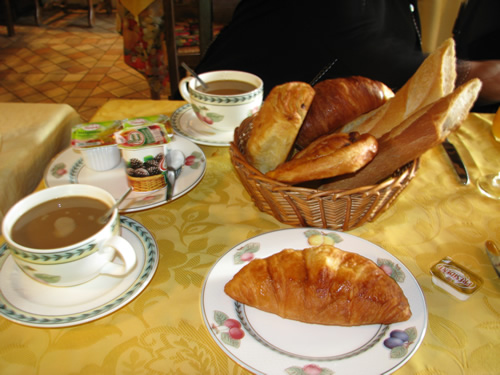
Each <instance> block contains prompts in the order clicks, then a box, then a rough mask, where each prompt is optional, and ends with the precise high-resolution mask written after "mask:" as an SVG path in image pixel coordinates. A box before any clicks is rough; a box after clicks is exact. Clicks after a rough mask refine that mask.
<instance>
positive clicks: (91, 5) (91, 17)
mask: <svg viewBox="0 0 500 375" xmlns="http://www.w3.org/2000/svg"><path fill="white" fill-rule="evenodd" d="M88 4H89V27H94V24H95V15H94V2H93V1H92V0H88Z"/></svg>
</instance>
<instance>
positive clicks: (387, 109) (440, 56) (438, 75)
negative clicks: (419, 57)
mask: <svg viewBox="0 0 500 375" xmlns="http://www.w3.org/2000/svg"><path fill="white" fill-rule="evenodd" d="M456 77H457V73H456V66H455V42H454V40H453V39H452V38H449V39H447V40H446V41H444V42H443V43H442V44H441V46H439V47H438V48H437V49H436V50H435V51H434V52H433V53H431V54H430V55H429V56H428V57H427V58H426V59H425V60H424V62H423V63H422V64H421V65H420V67H419V68H418V69H417V71H416V72H415V74H414V75H413V76H412V77H411V78H410V79H409V80H408V82H406V83H405V85H404V86H403V87H402V88H401V89H400V90H398V91H397V92H396V95H395V96H394V97H393V98H391V99H390V100H388V101H387V102H386V103H385V104H383V105H382V106H380V107H379V108H377V109H374V110H373V111H371V112H369V113H367V114H365V115H362V116H360V117H358V118H357V119H355V120H354V121H351V122H350V123H348V124H346V125H345V126H343V127H341V128H340V129H339V130H338V132H341V133H349V132H352V131H357V132H359V133H361V134H364V133H370V134H371V135H373V136H374V137H375V138H380V137H381V136H382V135H384V134H385V133H387V132H389V131H391V129H393V128H394V127H396V126H398V125H399V124H400V123H401V122H403V121H404V120H406V119H407V118H408V117H410V116H411V115H412V114H413V113H415V112H416V111H418V110H419V109H420V108H423V107H425V106H426V105H428V104H430V103H433V102H434V101H436V100H438V99H439V98H441V97H443V96H445V95H448V94H449V93H451V92H452V91H453V88H454V85H455V80H456Z"/></svg>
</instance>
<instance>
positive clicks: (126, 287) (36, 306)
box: [0, 216, 159, 328]
mask: <svg viewBox="0 0 500 375" xmlns="http://www.w3.org/2000/svg"><path fill="white" fill-rule="evenodd" d="M120 221H121V232H122V233H121V235H122V236H123V237H124V238H125V239H126V240H128V241H129V242H130V243H131V244H132V247H133V248H134V251H135V252H136V256H137V263H136V265H135V266H134V268H133V269H132V270H131V271H130V272H129V273H128V274H127V275H126V276H124V277H113V276H107V275H99V276H97V277H96V278H94V279H92V280H90V281H88V282H86V283H84V284H80V285H77V286H73V287H55V286H50V285H45V284H42V283H39V282H37V281H35V280H33V279H31V278H30V277H29V276H27V275H26V274H25V273H24V272H23V271H21V269H19V267H18V266H17V265H16V263H15V262H14V260H13V259H12V255H11V254H10V252H9V251H6V250H7V247H6V245H5V244H4V245H2V246H1V247H0V315H2V316H3V317H4V318H6V319H8V320H11V321H13V322H16V323H19V324H22V325H26V326H32V327H43V328H53V327H69V326H74V325H79V324H83V323H87V322H90V321H93V320H96V319H99V318H102V317H104V316H106V315H109V314H111V313H113V312H115V311H116V310H118V309H120V308H122V307H123V306H125V305H126V304H128V303H129V302H131V301H132V300H133V299H135V298H136V297H137V296H138V295H139V294H140V293H141V292H142V291H143V290H144V289H145V288H146V286H147V285H148V284H149V283H150V281H151V280H152V278H153V275H154V274H155V271H156V269H157V267H158V260H159V253H158V246H157V244H156V241H155V240H154V238H153V236H152V235H151V233H150V232H149V231H148V230H147V229H146V228H145V227H144V226H143V225H141V224H140V223H138V222H137V221H135V220H132V219H130V218H128V217H126V216H121V218H120Z"/></svg>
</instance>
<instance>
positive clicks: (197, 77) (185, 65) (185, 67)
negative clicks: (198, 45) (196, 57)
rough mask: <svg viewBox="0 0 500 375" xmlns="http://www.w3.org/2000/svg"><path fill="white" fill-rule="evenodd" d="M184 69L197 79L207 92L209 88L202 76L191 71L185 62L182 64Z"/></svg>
mask: <svg viewBox="0 0 500 375" xmlns="http://www.w3.org/2000/svg"><path fill="white" fill-rule="evenodd" d="M181 65H182V67H183V68H184V69H186V70H187V71H188V72H189V73H191V75H192V76H193V77H194V78H196V79H197V80H198V82H200V84H201V86H202V87H203V88H204V89H205V90H206V89H207V88H208V86H207V84H206V83H205V82H204V81H203V80H202V79H201V78H200V76H199V75H198V74H196V72H195V71H194V70H193V69H191V68H190V67H189V66H188V65H187V64H186V63H185V62H184V61H183V62H182V63H181Z"/></svg>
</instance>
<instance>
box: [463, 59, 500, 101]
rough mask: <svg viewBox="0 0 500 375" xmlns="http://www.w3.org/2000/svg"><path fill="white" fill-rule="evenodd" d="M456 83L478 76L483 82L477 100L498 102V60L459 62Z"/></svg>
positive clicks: (499, 69)
mask: <svg viewBox="0 0 500 375" xmlns="http://www.w3.org/2000/svg"><path fill="white" fill-rule="evenodd" d="M459 65H460V66H461V68H460V69H458V78H457V82H458V83H460V82H461V83H463V82H466V81H468V80H469V79H472V78H479V79H480V80H481V82H482V83H483V87H482V88H481V92H480V93H479V99H478V102H480V103H481V104H491V103H499V102H500V60H484V61H466V62H462V63H459Z"/></svg>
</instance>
